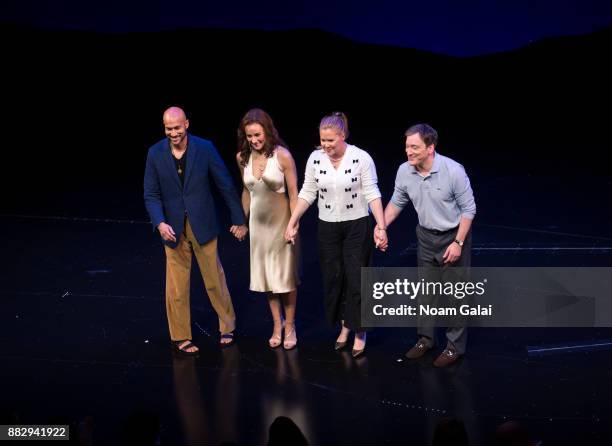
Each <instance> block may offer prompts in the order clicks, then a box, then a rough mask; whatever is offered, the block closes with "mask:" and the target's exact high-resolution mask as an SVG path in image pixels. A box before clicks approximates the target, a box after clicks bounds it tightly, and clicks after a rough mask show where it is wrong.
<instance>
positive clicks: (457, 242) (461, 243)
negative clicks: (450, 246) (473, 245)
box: [455, 239, 463, 248]
mask: <svg viewBox="0 0 612 446" xmlns="http://www.w3.org/2000/svg"><path fill="white" fill-rule="evenodd" d="M455 243H456V244H458V245H459V246H461V247H462V248H463V240H459V239H455Z"/></svg>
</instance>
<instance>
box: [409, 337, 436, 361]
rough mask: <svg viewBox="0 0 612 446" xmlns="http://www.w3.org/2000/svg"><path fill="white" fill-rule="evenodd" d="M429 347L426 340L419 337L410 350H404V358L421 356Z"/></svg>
mask: <svg viewBox="0 0 612 446" xmlns="http://www.w3.org/2000/svg"><path fill="white" fill-rule="evenodd" d="M430 349H431V347H430V346H429V345H428V344H427V340H426V339H425V338H421V339H419V340H418V341H417V343H416V344H414V347H412V348H411V349H410V350H408V351H407V352H406V358H408V359H419V358H421V357H423V355H424V354H425V353H427V351H428V350H430Z"/></svg>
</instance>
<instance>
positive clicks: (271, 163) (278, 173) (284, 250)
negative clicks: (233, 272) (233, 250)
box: [243, 150, 299, 293]
mask: <svg viewBox="0 0 612 446" xmlns="http://www.w3.org/2000/svg"><path fill="white" fill-rule="evenodd" d="M243 180H244V185H245V186H246V188H247V189H248V190H249V192H250V194H251V206H250V211H249V238H250V240H251V284H250V289H251V291H259V292H272V293H287V292H289V291H292V290H295V289H296V288H297V286H298V285H299V275H298V274H299V273H298V243H296V244H295V245H292V244H290V243H287V242H285V237H284V235H285V229H287V223H289V218H290V217H291V209H290V207H289V197H288V196H287V194H286V189H285V174H284V173H283V172H282V170H281V167H280V164H279V162H278V158H277V154H276V150H275V151H274V154H273V155H272V157H270V158H268V162H267V164H266V167H265V169H264V171H263V174H262V177H261V179H259V180H258V179H257V178H255V176H254V175H253V164H252V160H251V157H249V162H248V163H247V165H246V166H245V168H244V177H243Z"/></svg>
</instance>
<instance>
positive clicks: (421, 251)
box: [380, 124, 476, 367]
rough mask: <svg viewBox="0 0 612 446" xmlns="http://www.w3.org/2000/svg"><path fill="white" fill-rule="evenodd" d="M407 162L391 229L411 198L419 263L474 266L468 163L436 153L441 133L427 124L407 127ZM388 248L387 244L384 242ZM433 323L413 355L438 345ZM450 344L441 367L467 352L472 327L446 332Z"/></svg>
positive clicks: (422, 331) (388, 212)
mask: <svg viewBox="0 0 612 446" xmlns="http://www.w3.org/2000/svg"><path fill="white" fill-rule="evenodd" d="M405 135H406V154H407V155H408V162H406V163H404V164H402V165H401V166H400V168H399V169H398V171H397V177H396V179H395V190H394V192H393V197H392V198H391V201H390V202H389V204H388V205H387V208H386V209H385V221H386V224H387V227H388V226H389V225H390V224H391V223H392V222H393V221H394V220H395V219H396V218H397V217H398V215H399V214H400V212H402V209H403V208H404V206H406V204H408V202H409V201H412V204H413V205H414V209H415V210H416V212H417V215H418V217H419V224H418V225H417V228H416V235H417V241H418V249H417V263H418V266H419V267H431V268H441V269H442V270H445V269H446V268H448V267H449V266H453V267H469V266H470V260H471V259H470V249H471V244H472V243H471V233H470V228H471V226H472V220H473V219H474V216H475V215H476V203H475V202H474V194H473V192H472V188H471V186H470V180H469V178H468V176H467V174H466V173H465V170H464V169H463V166H462V165H461V164H459V163H457V162H456V161H453V160H452V159H450V158H447V157H445V156H442V155H440V154H439V153H436V146H437V143H438V133H437V132H436V131H435V130H434V129H433V128H431V127H430V126H429V125H427V124H416V125H413V126H412V127H410V128H409V129H408V130H406V133H405ZM380 248H382V250H385V249H386V244H385V245H384V246H381V247H380ZM434 328H435V327H434V326H433V325H431V324H425V325H422V326H420V327H419V328H418V335H419V340H418V341H417V343H416V345H415V346H414V347H412V348H411V349H410V350H409V351H408V352H407V353H406V357H408V358H409V359H417V358H420V357H422V356H423V355H424V354H425V353H426V352H427V351H428V350H429V349H431V348H432V347H434V346H435V337H434ZM446 338H447V343H446V347H445V348H444V351H443V352H442V353H441V354H440V356H438V357H437V358H436V360H435V361H434V365H435V366H436V367H445V366H448V365H450V364H452V363H454V362H455V361H456V360H457V359H458V358H459V357H460V356H461V355H463V354H464V353H465V348H466V341H467V330H466V328H465V327H463V326H455V327H449V328H447V330H446Z"/></svg>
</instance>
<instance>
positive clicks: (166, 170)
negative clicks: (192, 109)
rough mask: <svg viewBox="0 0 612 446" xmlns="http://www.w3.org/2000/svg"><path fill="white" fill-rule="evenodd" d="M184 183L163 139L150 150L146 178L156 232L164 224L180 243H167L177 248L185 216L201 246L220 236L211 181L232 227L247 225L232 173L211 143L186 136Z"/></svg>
mask: <svg viewBox="0 0 612 446" xmlns="http://www.w3.org/2000/svg"><path fill="white" fill-rule="evenodd" d="M187 138H188V139H187V165H186V168H185V184H184V185H181V179H180V178H179V176H178V172H177V171H176V165H175V164H174V159H173V157H172V151H171V149H170V143H169V141H168V139H166V138H164V139H163V140H161V141H159V142H158V143H157V144H155V145H153V146H151V147H150V148H149V153H148V155H147V164H146V168H145V175H144V200H145V206H146V208H147V212H148V213H149V216H150V217H151V223H152V224H153V230H156V229H157V226H158V225H159V224H160V223H161V222H165V223H167V224H169V225H170V226H172V229H174V232H175V233H176V240H177V242H166V241H164V243H165V244H166V245H168V246H169V247H171V248H176V246H177V244H178V240H179V236H180V235H181V234H182V233H183V230H184V222H185V213H187V218H188V219H189V224H190V225H191V228H192V229H193V233H194V235H195V237H196V239H197V240H198V243H200V244H204V243H206V242H208V241H210V240H212V239H213V238H215V237H217V235H218V234H219V223H218V221H217V215H216V212H215V203H214V201H213V197H212V194H211V190H210V189H211V185H210V179H211V178H212V179H213V181H214V182H215V184H216V186H217V188H218V189H219V191H220V192H221V195H223V198H224V200H225V203H226V204H227V206H228V207H229V209H230V213H231V220H232V224H234V225H242V224H244V213H243V211H242V206H241V204H240V200H239V199H238V194H237V193H236V189H235V188H234V184H233V181H232V179H231V177H230V174H229V172H228V170H227V168H226V167H225V164H224V163H223V160H221V157H220V156H219V152H217V149H215V146H214V145H213V144H212V143H211V142H210V141H207V140H205V139H202V138H198V137H197V136H193V135H191V134H189V135H188V136H187Z"/></svg>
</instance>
